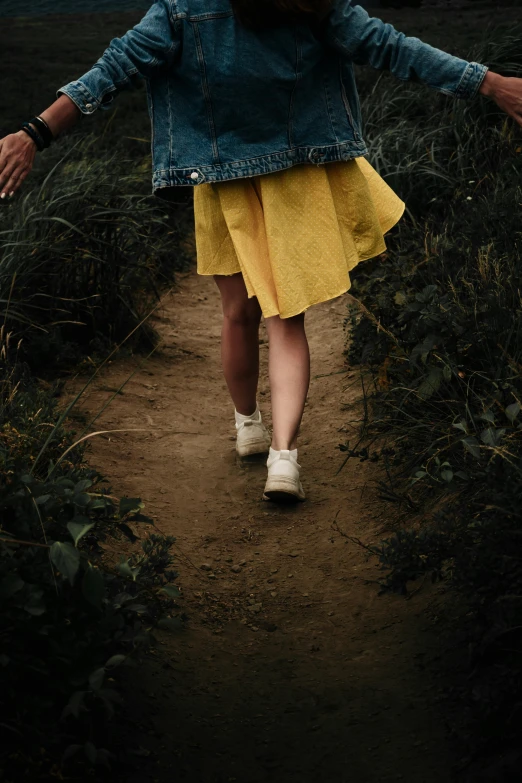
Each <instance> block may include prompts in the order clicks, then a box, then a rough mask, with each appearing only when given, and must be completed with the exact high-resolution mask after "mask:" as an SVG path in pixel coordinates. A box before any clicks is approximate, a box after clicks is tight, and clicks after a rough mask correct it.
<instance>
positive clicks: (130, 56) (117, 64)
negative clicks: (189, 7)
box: [56, 0, 181, 114]
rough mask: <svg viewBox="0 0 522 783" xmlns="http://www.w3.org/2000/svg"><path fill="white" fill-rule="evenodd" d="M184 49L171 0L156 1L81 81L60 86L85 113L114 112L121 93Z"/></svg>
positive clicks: (60, 92)
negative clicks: (112, 108)
mask: <svg viewBox="0 0 522 783" xmlns="http://www.w3.org/2000/svg"><path fill="white" fill-rule="evenodd" d="M180 48H181V20H180V19H179V18H176V17H174V18H173V17H172V16H171V4H170V3H169V1H168V0H156V2H155V3H154V4H153V5H152V6H151V7H150V8H149V10H148V12H147V13H146V14H145V16H144V17H143V19H142V20H141V21H140V22H138V24H137V25H135V26H134V27H133V28H132V29H131V30H129V31H128V32H127V33H125V35H123V36H122V37H121V38H113V39H112V41H111V42H110V44H109V46H108V47H107V49H106V50H105V51H104V53H103V54H102V56H101V57H100V59H99V60H98V61H97V62H96V63H95V64H94V65H93V67H92V68H91V70H90V71H88V72H87V73H85V74H84V75H83V76H81V77H80V78H79V79H77V80H76V81H73V82H69V84H66V85H64V86H63V87H60V88H59V89H58V90H57V92H56V95H57V96H59V95H60V94H64V95H68V96H69V98H70V99H71V100H72V101H73V102H74V103H75V104H76V105H77V106H78V108H79V109H80V111H81V112H82V114H92V113H93V112H94V111H96V109H110V108H111V106H112V104H113V101H114V98H115V97H116V95H117V94H118V93H119V92H120V90H123V89H128V88H130V87H133V86H134V85H135V83H136V81H138V80H139V79H142V78H145V77H148V76H150V75H151V74H152V73H153V71H154V70H155V69H156V68H158V67H162V66H168V65H169V64H170V63H171V62H172V61H173V60H174V58H175V57H176V56H177V55H178V54H179V51H180Z"/></svg>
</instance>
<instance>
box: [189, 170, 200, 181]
mask: <svg viewBox="0 0 522 783" xmlns="http://www.w3.org/2000/svg"><path fill="white" fill-rule="evenodd" d="M198 177H199V174H198V172H197V171H193V172H192V174H191V175H190V179H197V178H198Z"/></svg>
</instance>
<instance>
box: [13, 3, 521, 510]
mask: <svg viewBox="0 0 522 783" xmlns="http://www.w3.org/2000/svg"><path fill="white" fill-rule="evenodd" d="M353 63H357V64H368V65H371V66H372V67H374V68H377V69H387V70H389V71H390V72H391V73H392V74H393V75H394V76H396V77H397V78H398V79H401V80H403V81H417V82H420V83H422V84H424V85H426V86H428V87H431V88H433V89H435V90H438V91H439V92H442V93H443V94H445V95H448V96H452V97H454V98H459V99H465V100H470V99H473V98H474V97H475V96H476V95H477V94H479V93H480V94H482V95H485V96H488V97H490V98H492V99H493V100H494V101H495V102H496V103H497V105H498V106H499V107H500V108H501V109H503V110H504V111H505V112H506V113H507V114H508V115H509V116H511V117H512V118H513V119H514V120H515V121H516V122H517V123H518V124H519V125H520V126H522V79H518V78H509V77H502V76H501V75H499V74H496V73H492V72H491V71H490V70H489V69H488V68H487V67H486V66H484V65H481V64H480V63H474V62H467V61H465V60H462V59H460V58H457V57H453V56H451V55H449V54H447V53H445V52H443V51H441V50H439V49H435V48H433V47H431V46H429V45H428V44H425V43H423V42H422V41H420V40H419V39H418V38H414V37H407V36H405V35H404V34H403V33H400V32H398V31H397V30H395V29H394V28H393V27H392V26H391V25H390V24H386V23H384V22H382V21H381V20H380V19H377V18H372V17H369V16H368V14H367V12H366V11H365V10H364V9H363V8H361V7H360V6H358V5H355V4H354V3H353V2H352V0H157V2H156V3H154V5H152V7H151V8H150V10H149V11H148V13H147V14H146V15H145V16H144V17H143V19H142V20H141V21H140V22H139V23H138V24H137V25H136V26H135V27H134V28H132V30H130V31H128V32H127V33H126V34H125V35H123V36H122V38H115V39H113V40H112V41H111V42H110V45H109V47H108V48H107V49H106V50H105V52H104V53H103V55H102V57H101V58H100V59H99V60H98V61H97V62H96V63H95V64H94V66H93V67H92V68H91V70H90V71H88V72H87V73H86V74H84V75H83V76H82V77H80V78H79V79H77V80H75V81H73V82H70V83H69V84H67V85H65V86H64V87H61V88H60V89H59V90H57V96H59V97H58V98H57V100H56V101H55V102H54V103H53V104H52V105H51V106H49V107H48V108H47V109H45V110H44V111H43V112H42V114H41V115H39V116H37V117H33V118H32V119H31V120H30V121H28V122H26V123H24V124H23V125H22V127H21V128H20V130H18V132H16V133H12V134H9V135H8V136H5V137H4V138H3V139H1V140H0V197H1V198H5V197H6V195H8V197H12V196H13V195H14V194H15V193H16V192H17V191H18V190H19V188H20V186H21V184H22V182H23V181H24V179H25V177H26V176H27V174H28V173H29V171H30V170H31V167H32V164H33V160H34V157H35V153H36V151H37V150H41V149H44V148H45V147H46V146H48V145H49V144H50V143H51V141H52V140H53V139H54V138H56V137H57V136H58V135H59V134H60V133H61V132H63V131H66V130H67V129H69V128H70V127H72V126H73V125H74V124H75V123H76V122H77V120H78V119H79V118H80V117H81V116H82V115H88V114H92V113H93V112H94V111H96V110H98V109H101V110H108V109H110V108H111V106H112V104H113V101H114V98H115V97H116V96H117V94H118V93H119V92H120V90H122V89H126V88H128V87H131V86H133V84H134V83H135V80H136V79H139V78H143V79H145V82H146V88H147V102H148V110H149V114H150V117H151V122H152V158H153V176H152V183H153V192H154V194H155V195H157V196H158V197H160V198H166V199H168V198H170V197H171V195H172V192H173V188H175V187H177V186H193V187H194V216H195V229H196V245H197V256H198V259H197V271H198V273H199V274H207V275H209V274H211V275H213V277H214V279H215V281H216V283H217V286H218V288H219V291H220V293H221V299H222V308H223V316H224V318H223V329H222V363H223V370H224V374H225V378H226V381H227V385H228V388H229V390H230V394H231V397H232V401H233V403H234V406H235V425H236V431H237V439H236V449H237V452H238V454H239V455H240V456H245V455H247V454H256V453H267V452H268V459H267V467H268V477H267V480H266V484H265V490H264V494H263V498H264V499H266V500H275V501H286V500H290V501H296V500H303V499H304V498H305V493H304V491H303V487H302V484H301V479H300V468H301V466H300V465H299V463H298V461H297V434H298V431H299V426H300V422H301V418H302V415H303V410H304V405H305V401H306V396H307V393H308V386H309V380H310V357H309V350H308V343H307V339H306V334H305V327H304V317H305V311H306V309H307V308H308V307H309V306H311V305H312V304H315V303H317V302H323V301H327V300H329V299H332V298H334V297H337V296H339V295H340V294H342V293H344V292H346V291H347V290H348V289H349V287H350V278H349V272H350V270H351V269H353V268H354V266H355V265H356V264H357V263H359V262H360V261H362V260H364V259H366V258H371V257H374V256H375V255H377V254H378V253H381V252H383V251H384V250H385V248H386V245H385V243H384V234H385V233H386V232H387V231H388V230H389V229H390V228H391V227H392V226H393V225H395V223H396V222H397V221H398V220H399V219H400V217H401V215H402V213H403V210H404V206H405V205H404V203H403V202H402V201H401V199H399V198H398V196H397V195H396V194H395V193H393V191H392V190H391V189H390V188H389V187H388V185H387V184H386V183H385V182H384V180H382V179H381V178H380V177H379V176H378V174H377V172H376V171H375V170H374V169H373V168H372V167H371V166H370V164H369V163H368V161H367V160H366V159H365V157H364V156H365V155H366V154H367V152H368V150H367V147H366V144H365V142H364V139H363V137H362V132H361V126H362V118H361V113H360V105H359V99H358V95H357V88H356V84H355V80H354V73H353ZM311 164H313V165H311ZM261 316H264V318H265V323H266V328H267V332H268V336H269V376H270V388H271V403H272V421H273V434H272V438H271V439H270V436H269V435H268V433H267V430H266V428H265V426H264V424H263V421H262V417H261V413H260V411H259V408H258V405H257V384H258V373H259V343H258V330H259V324H260V319H261Z"/></svg>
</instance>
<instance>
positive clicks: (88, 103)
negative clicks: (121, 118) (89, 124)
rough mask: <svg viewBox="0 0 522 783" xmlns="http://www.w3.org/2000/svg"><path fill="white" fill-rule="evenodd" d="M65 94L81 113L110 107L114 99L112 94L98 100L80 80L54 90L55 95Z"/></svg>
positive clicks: (90, 112) (89, 112)
mask: <svg viewBox="0 0 522 783" xmlns="http://www.w3.org/2000/svg"><path fill="white" fill-rule="evenodd" d="M60 95H67V96H68V97H69V98H70V99H71V101H73V103H75V104H76V106H77V107H78V108H79V110H80V111H81V113H82V114H93V113H94V112H95V111H96V109H110V108H111V106H112V103H113V100H114V96H113V95H107V94H106V95H105V96H104V98H103V99H102V100H101V101H100V100H98V99H97V98H95V97H94V95H92V94H91V93H90V92H89V90H88V89H87V88H86V87H85V85H84V84H83V83H82V82H80V81H75V82H69V84H66V85H64V86H63V87H60V88H59V89H58V90H56V97H57V98H58V97H59V96H60Z"/></svg>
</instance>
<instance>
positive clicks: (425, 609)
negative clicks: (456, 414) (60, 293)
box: [82, 271, 451, 783]
mask: <svg viewBox="0 0 522 783" xmlns="http://www.w3.org/2000/svg"><path fill="white" fill-rule="evenodd" d="M347 298H348V295H345V296H343V297H340V298H339V299H337V300H335V301H333V302H330V303H325V304H322V305H318V306H315V307H313V308H311V309H310V310H309V311H308V313H307V316H306V321H307V333H308V336H309V341H310V348H311V356H312V381H311V386H310V393H309V398H308V402H307V405H306V409H305V414H304V418H303V424H302V430H301V436H300V443H299V461H300V463H301V464H302V466H303V469H302V477H303V484H304V488H305V491H306V493H307V501H306V502H305V503H302V504H299V505H298V506H296V507H288V506H281V507H280V506H277V505H272V504H269V503H267V502H265V501H262V499H261V495H262V489H263V486H264V480H265V473H266V467H265V461H266V459H260V460H257V462H256V461H254V462H251V463H248V464H244V465H243V466H241V465H239V464H238V463H237V460H236V456H235V451H234V437H235V436H234V433H235V429H234V423H233V421H234V420H233V406H232V403H231V402H230V399H229V396H228V391H227V388H226V385H225V381H224V378H223V376H222V374H221V367H220V348H219V345H220V329H221V306H220V302H219V296H218V291H217V288H216V286H215V284H214V282H213V280H212V279H211V278H201V277H198V276H197V275H196V273H195V271H190V272H189V273H187V274H185V275H183V276H181V277H180V278H179V288H178V289H177V291H176V292H175V293H174V294H172V295H170V296H168V297H166V298H165V300H164V303H163V304H164V306H163V309H162V311H161V313H159V314H158V317H157V318H155V319H154V323H155V325H156V327H157V329H158V330H159V332H160V334H161V335H162V338H163V341H164V343H163V345H162V347H161V348H160V349H159V350H158V351H157V352H156V354H155V355H154V356H153V357H152V358H151V359H150V360H149V361H148V362H146V364H145V366H144V369H141V370H139V371H138V372H137V373H136V375H135V376H134V378H133V379H132V380H131V381H130V382H129V383H128V384H127V386H126V387H125V389H124V393H123V394H122V395H118V396H117V397H116V398H115V400H114V401H113V403H112V404H111V406H110V407H109V408H108V410H107V411H106V412H105V413H104V414H103V417H102V418H101V419H100V420H98V422H97V425H96V426H97V428H98V429H102V426H103V427H105V426H106V427H107V428H120V427H129V428H133V427H147V426H148V427H149V428H150V429H149V431H146V432H132V433H117V434H114V435H112V436H111V437H110V440H109V438H108V437H97V438H95V439H93V441H92V442H93V445H92V452H91V456H90V463H91V464H92V465H93V466H95V467H97V468H98V469H99V470H100V471H101V472H102V473H104V474H105V475H106V476H107V477H108V478H109V479H110V482H111V484H112V486H113V488H114V491H115V492H116V493H117V494H118V495H123V494H127V495H130V496H134V497H136V496H139V497H141V498H142V499H143V500H144V501H145V513H147V514H149V515H151V516H153V517H154V518H155V520H156V522H157V524H158V525H159V527H160V528H161V530H162V532H167V533H171V534H173V535H175V536H176V537H177V543H178V544H179V547H180V548H181V550H182V551H183V553H184V554H185V555H186V556H188V558H189V559H190V561H191V562H192V564H193V565H191V564H190V563H189V562H188V561H187V560H186V559H184V558H181V559H180V560H179V561H178V563H177V569H178V570H179V571H180V577H179V580H178V583H179V584H180V585H181V586H182V589H183V593H184V597H183V599H182V601H181V603H182V604H183V607H184V610H185V612H186V614H187V615H188V616H189V622H188V628H187V630H186V631H185V632H184V633H180V634H178V635H174V636H171V635H161V636H160V639H161V643H160V645H159V648H158V651H157V652H156V654H154V655H151V656H148V657H147V658H146V661H147V665H144V666H143V667H142V669H140V670H139V676H138V677H136V680H137V681H136V683H135V689H134V692H133V697H132V703H131V704H130V706H129V710H128V713H127V714H128V716H129V717H128V720H129V725H128V737H129V742H131V743H132V745H136V746H137V747H138V748H139V747H140V746H141V748H142V749H143V750H142V751H140V753H143V754H147V755H143V757H140V756H137V761H136V765H137V766H136V772H135V775H134V774H131V775H130V777H125V780H128V781H133V782H134V781H138V780H140V781H143V780H144V779H145V780H155V781H161V783H163V781H167V780H168V781H171V780H172V779H173V778H174V779H176V780H180V781H191V783H229V782H232V781H237V783H265V782H266V781H276V782H279V781H281V783H282V782H283V781H284V783H293V782H294V781H295V783H297V782H299V783H304V782H305V783H306V781H326V782H327V783H348V781H350V783H352V781H361V782H362V783H374V782H375V783H376V782H377V781H395V780H404V781H407V783H435V782H437V783H441V782H443V781H444V782H445V781H449V779H450V763H451V758H450V752H449V750H448V744H447V740H446V737H445V726H444V723H445V721H444V718H443V716H442V715H441V714H440V711H439V700H440V698H441V696H440V692H439V691H440V685H441V683H440V682H439V677H438V674H437V665H438V664H437V661H438V655H437V643H436V631H435V630H434V625H433V617H434V615H435V614H436V613H437V611H438V608H437V603H438V602H439V601H440V600H441V599H440V597H439V595H438V592H437V588H436V587H434V586H431V585H430V586H426V587H424V588H423V589H422V590H421V591H420V592H419V593H417V594H416V595H415V596H414V597H413V598H412V600H411V601H406V600H405V599H404V598H402V597H399V596H395V595H382V596H378V587H377V585H375V584H372V583H368V582H367V580H372V579H377V578H378V576H379V575H380V573H381V572H380V571H379V569H378V566H377V564H376V562H375V560H374V559H373V558H372V559H370V560H368V558H367V557H366V554H365V551H364V550H363V549H362V548H361V547H359V546H357V545H356V544H354V543H352V542H351V541H349V540H348V539H346V538H344V537H343V536H342V535H340V534H339V532H337V531H336V530H335V529H334V528H333V527H332V523H333V521H334V519H337V523H338V525H339V527H340V529H341V530H343V531H345V532H347V533H348V534H351V535H355V536H357V537H360V538H361V539H362V540H363V541H365V542H376V541H378V540H379V539H380V533H381V530H382V527H383V520H382V518H381V520H380V521H376V520H375V515H376V507H375V506H373V505H371V504H370V503H369V501H370V499H371V496H372V491H374V490H373V488H372V481H373V479H374V478H375V477H376V476H377V470H378V468H377V467H376V466H375V465H374V464H373V463H369V462H363V463H361V462H357V461H355V460H350V461H349V462H348V463H347V464H346V466H345V467H344V468H343V470H341V471H340V472H339V473H338V474H337V473H336V472H337V469H338V467H339V465H340V464H341V462H342V460H343V456H344V455H343V453H342V452H340V451H339V449H338V448H337V447H338V444H339V443H340V442H343V441H345V440H346V439H347V438H349V437H350V436H349V435H348V434H347V431H349V429H350V425H349V422H350V421H353V420H354V419H356V418H358V417H359V413H358V402H359V397H358V385H357V383H356V382H355V381H356V373H350V372H347V373H344V374H343V373H342V372H339V371H343V370H345V371H346V369H347V368H346V366H345V364H344V357H343V348H344V336H343V326H342V324H343V319H344V317H345V315H346V305H347ZM260 342H261V362H262V368H261V381H260V390H259V400H260V406H261V409H262V412H263V415H264V419H265V421H266V422H267V424H268V425H270V411H269V389H268V382H267V372H266V367H267V354H268V347H267V343H266V332H265V328H264V324H262V325H261V336H260ZM139 361H140V360H139V359H138V358H135V359H132V358H131V359H124V360H117V361H115V362H113V363H112V364H111V365H110V367H109V368H108V370H107V372H106V373H105V374H104V376H103V377H102V378H100V379H99V381H98V382H97V385H95V387H94V388H93V390H92V391H91V392H90V393H89V394H88V396H87V397H86V399H85V401H84V403H83V405H82V407H83V408H84V410H88V411H90V412H91V413H92V412H95V411H98V410H99V409H100V407H101V405H102V403H103V402H104V401H105V400H106V399H107V398H108V396H109V395H110V392H109V391H108V389H114V388H116V387H117V386H118V385H120V384H121V383H122V382H123V381H124V380H125V379H126V378H127V377H128V376H129V375H130V374H131V372H133V371H134V370H135V369H136V366H137V365H138V363H139ZM315 376H321V377H315ZM350 378H351V380H352V381H353V382H354V383H352V385H351V388H347V387H348V386H349V384H350ZM98 425H100V426H98ZM343 426H344V428H345V431H342V428H343ZM180 431H183V432H185V433H190V434H180ZM203 565H204V566H205V567H206V568H207V570H204V569H202V568H201V567H202V566H203ZM233 566H237V567H236V568H235V569H234V570H232V567H233ZM196 567H197V568H196ZM208 567H210V568H211V569H212V570H210V571H209V570H208ZM236 572H237V573H236ZM144 705H145V706H144ZM136 721H138V724H139V725H136ZM149 751H150V755H148V754H149ZM119 779H122V778H119Z"/></svg>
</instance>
